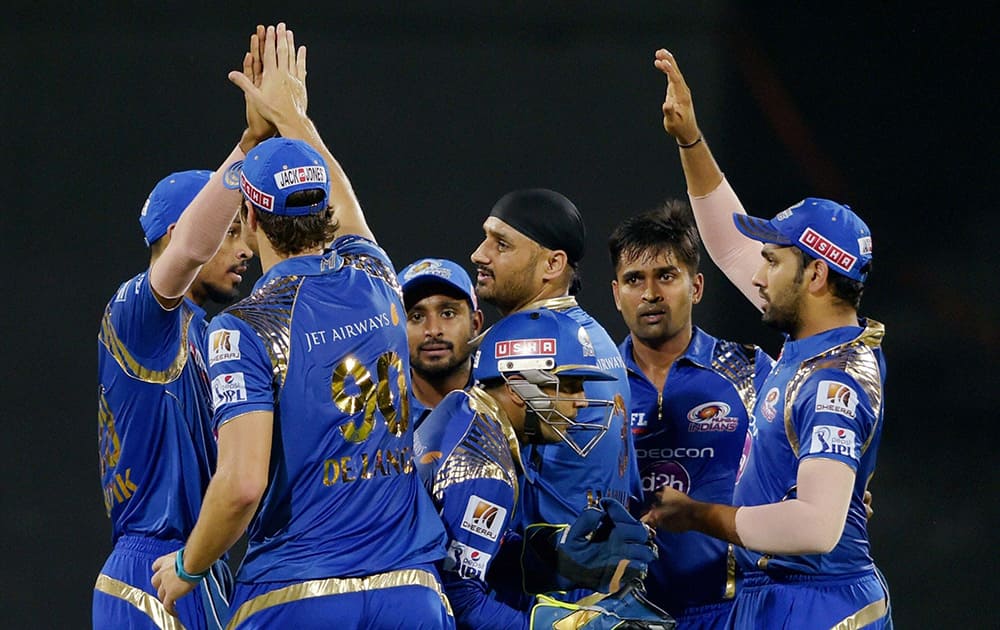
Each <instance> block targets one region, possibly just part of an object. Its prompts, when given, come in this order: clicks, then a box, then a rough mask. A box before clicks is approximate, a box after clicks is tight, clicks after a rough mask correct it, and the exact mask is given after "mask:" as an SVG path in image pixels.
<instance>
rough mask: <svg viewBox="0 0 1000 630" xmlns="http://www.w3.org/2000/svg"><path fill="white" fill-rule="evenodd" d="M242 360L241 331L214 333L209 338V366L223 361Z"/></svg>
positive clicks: (222, 330)
mask: <svg viewBox="0 0 1000 630" xmlns="http://www.w3.org/2000/svg"><path fill="white" fill-rule="evenodd" d="M239 358H240V331H238V330H228V329H226V328H223V329H221V330H216V331H213V332H212V334H211V335H209V337H208V364H209V366H212V365H215V364H216V363H220V362H222V361H234V360H236V359H239Z"/></svg>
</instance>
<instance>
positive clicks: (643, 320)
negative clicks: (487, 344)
mask: <svg viewBox="0 0 1000 630" xmlns="http://www.w3.org/2000/svg"><path fill="white" fill-rule="evenodd" d="M700 245H701V242H700V238H699V237H698V231H697V229H696V228H695V224H694V217H693V216H692V214H691V209H690V207H688V206H687V204H686V203H683V202H680V201H677V200H671V201H668V202H667V203H665V204H664V205H663V206H662V207H660V208H657V209H654V210H650V211H648V212H643V213H641V214H638V215H635V216H632V217H629V218H627V219H625V220H624V221H622V222H621V223H619V224H618V225H617V226H616V227H615V229H614V231H613V232H612V234H611V237H610V238H609V240H608V248H609V250H610V254H611V264H612V267H613V269H614V273H615V279H614V280H613V281H612V283H611V287H612V291H613V293H614V298H615V305H616V306H617V307H618V310H619V312H620V313H621V314H622V319H623V320H624V321H625V325H626V326H627V327H628V329H629V335H628V337H626V338H625V341H624V342H622V344H621V346H619V350H620V351H621V354H622V358H623V359H624V360H625V365H626V367H627V368H628V375H629V386H630V388H631V393H632V407H631V409H630V410H629V411H630V419H631V425H632V435H633V437H634V439H635V450H636V456H637V458H638V462H639V471H640V474H641V475H642V483H643V492H644V496H645V498H646V499H647V502H646V503H645V504H644V505H640V506H636V508H635V509H633V512H634V513H637V514H641V513H642V512H644V511H645V510H646V509H648V507H649V504H650V501H652V499H653V498H654V497H655V494H656V493H657V492H658V491H659V490H660V489H662V488H663V487H671V488H675V489H677V490H679V491H680V492H683V493H685V494H687V495H688V496H689V497H692V498H694V499H697V500H699V501H709V502H714V503H732V500H733V485H734V484H735V483H736V471H737V469H738V468H739V466H740V462H741V461H742V459H743V458H744V457H745V456H746V449H747V447H748V442H747V426H748V421H749V416H750V414H751V412H752V411H753V407H754V403H755V400H756V390H757V388H759V387H760V386H761V384H762V383H763V381H764V378H766V376H767V374H768V372H770V370H771V366H772V365H773V363H774V362H773V360H772V359H771V358H770V357H768V356H767V354H765V353H764V351H763V350H761V349H760V348H758V347H757V346H752V345H743V344H738V343H735V342H732V341H726V340H724V339H718V338H716V337H713V336H711V335H710V334H708V333H707V332H705V331H704V330H702V329H701V328H699V327H697V326H695V325H694V324H693V321H692V312H693V308H694V305H695V304H697V303H699V302H700V301H701V298H702V295H703V291H704V286H705V280H704V277H703V276H702V274H701V273H700V272H699V271H698V266H699V262H700V258H701V255H700V251H699V249H700ZM656 543H657V547H658V549H659V554H658V559H657V560H656V561H654V562H651V563H650V567H649V575H648V576H647V577H646V580H645V584H646V590H647V593H648V596H649V598H650V599H651V600H652V601H653V602H655V603H656V604H657V605H659V606H660V607H662V608H663V609H665V610H666V611H667V612H669V613H670V614H671V615H672V616H673V617H674V618H675V619H676V620H677V627H678V628H704V629H708V628H724V627H725V624H726V622H727V620H728V618H729V612H730V610H731V608H732V603H733V599H734V597H735V594H736V571H735V569H736V561H735V556H734V550H733V545H732V544H730V543H727V542H725V541H721V540H718V539H716V538H712V537H711V536H707V535H705V534H702V533H699V532H683V533H671V532H667V531H662V530H661V531H658V532H657V534H656Z"/></svg>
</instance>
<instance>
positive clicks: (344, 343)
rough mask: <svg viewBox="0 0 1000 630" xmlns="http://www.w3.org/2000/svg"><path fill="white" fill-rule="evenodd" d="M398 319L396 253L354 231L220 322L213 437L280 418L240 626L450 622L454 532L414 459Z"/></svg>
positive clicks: (287, 263) (240, 597) (289, 268)
mask: <svg viewBox="0 0 1000 630" xmlns="http://www.w3.org/2000/svg"><path fill="white" fill-rule="evenodd" d="M404 320H405V314H404V312H403V305H402V302H401V300H400V296H399V286H398V284H397V281H396V276H395V273H394V272H393V269H392V265H391V263H390V262H389V260H388V257H387V256H386V255H385V253H384V252H383V251H382V250H381V249H380V248H378V247H377V246H376V245H374V243H372V242H370V241H368V240H366V239H364V238H361V237H357V236H347V237H343V238H341V239H338V240H337V241H336V242H335V243H334V246H333V248H332V249H331V250H329V251H328V252H326V253H325V254H324V255H307V256H296V257H293V258H289V259H286V260H283V261H281V262H278V263H277V264H275V265H274V266H273V267H272V268H271V269H269V270H268V271H267V273H265V274H264V276H263V277H262V278H261V279H260V280H259V281H258V283H257V285H256V286H255V288H254V291H253V293H252V294H251V295H250V297H248V298H247V299H245V300H243V301H242V302H240V303H238V304H236V305H234V306H232V307H230V308H229V309H227V310H226V311H224V312H223V313H222V314H220V315H219V316H218V317H216V318H215V319H214V320H213V322H212V324H211V326H210V328H209V340H208V344H209V349H208V363H209V374H210V378H211V389H212V396H213V399H214V405H215V425H216V428H218V427H220V426H221V425H223V424H225V423H227V422H239V421H240V416H241V415H244V414H246V413H249V412H253V411H268V412H272V413H273V414H274V432H273V438H272V451H271V463H270V471H269V482H268V486H267V489H266V491H265V494H264V496H263V498H262V500H261V504H260V508H259V510H258V512H257V514H256V515H255V516H254V519H253V521H252V522H251V524H250V527H249V529H248V547H247V553H246V557H245V558H244V561H243V564H242V566H241V568H240V570H239V573H238V575H237V585H236V591H235V595H234V602H233V611H234V612H233V619H232V622H231V626H232V627H243V628H250V627H291V626H294V625H298V624H299V620H314V619H324V618H325V619H328V620H334V619H335V620H336V625H338V626H341V627H365V626H367V625H369V624H370V623H371V621H370V620H375V619H380V620H382V623H387V621H386V620H389V619H392V618H393V617H392V616H393V615H395V617H398V618H400V619H403V618H405V619H406V620H407V625H408V627H414V628H418V627H426V628H438V627H448V626H449V625H451V624H452V623H453V622H452V618H451V615H450V611H449V609H448V605H447V600H446V599H445V598H444V597H443V594H442V592H441V589H440V584H439V580H438V577H437V573H436V569H435V568H434V563H435V562H436V561H437V560H439V559H441V558H442V557H443V556H444V543H445V533H444V529H443V527H442V525H441V521H440V519H439V518H438V517H437V514H436V513H435V510H434V507H433V505H432V503H431V501H430V498H429V497H428V496H427V494H426V492H425V491H424V490H423V488H422V487H421V485H420V480H419V478H418V477H417V474H416V471H415V469H414V463H413V429H412V427H411V426H410V411H409V409H408V404H407V396H406V391H407V386H408V380H409V360H408V354H407V343H406V331H405V328H404V326H405V321H404ZM366 620H367V621H366Z"/></svg>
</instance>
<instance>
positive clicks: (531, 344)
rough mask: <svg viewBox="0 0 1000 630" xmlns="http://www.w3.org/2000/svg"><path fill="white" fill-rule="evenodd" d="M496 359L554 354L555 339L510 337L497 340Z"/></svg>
mask: <svg viewBox="0 0 1000 630" xmlns="http://www.w3.org/2000/svg"><path fill="white" fill-rule="evenodd" d="M495 350H496V356H497V358H498V359H503V358H505V357H522V356H537V355H545V356H552V357H554V356H555V355H556V340H555V339H511V340H509V341H498V342H497V343H496V346H495Z"/></svg>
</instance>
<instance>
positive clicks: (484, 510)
mask: <svg viewBox="0 0 1000 630" xmlns="http://www.w3.org/2000/svg"><path fill="white" fill-rule="evenodd" d="M513 502H514V493H513V490H512V488H511V487H510V486H509V485H507V484H505V483H502V482H500V481H497V480H494V479H482V478H479V479H472V480H469V481H466V482H463V483H459V484H455V485H452V486H450V487H448V488H447V489H446V490H445V491H444V494H443V498H442V501H441V505H440V515H441V519H442V521H444V525H445V529H446V530H447V532H448V555H447V557H446V558H445V559H444V561H443V566H442V571H441V579H442V584H443V585H444V589H445V593H446V594H447V595H448V599H449V601H450V602H451V605H452V608H453V610H454V612H455V618H456V619H457V620H459V621H460V625H461V626H464V627H472V628H484V629H485V628H527V627H528V613H527V611H521V610H518V609H515V608H512V607H511V606H509V605H507V604H505V603H502V602H499V601H497V600H496V599H494V598H493V597H492V596H491V594H490V590H491V589H490V587H489V585H488V584H487V582H486V573H487V571H489V569H490V566H491V565H492V563H493V559H494V558H495V557H496V555H497V553H498V552H499V550H500V546H501V544H502V542H503V537H504V533H505V532H506V531H507V530H508V528H509V525H510V520H511V518H512V516H513V514H512V512H513Z"/></svg>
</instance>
